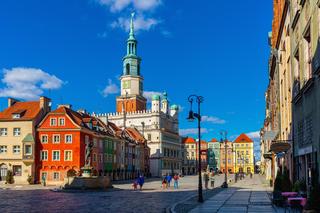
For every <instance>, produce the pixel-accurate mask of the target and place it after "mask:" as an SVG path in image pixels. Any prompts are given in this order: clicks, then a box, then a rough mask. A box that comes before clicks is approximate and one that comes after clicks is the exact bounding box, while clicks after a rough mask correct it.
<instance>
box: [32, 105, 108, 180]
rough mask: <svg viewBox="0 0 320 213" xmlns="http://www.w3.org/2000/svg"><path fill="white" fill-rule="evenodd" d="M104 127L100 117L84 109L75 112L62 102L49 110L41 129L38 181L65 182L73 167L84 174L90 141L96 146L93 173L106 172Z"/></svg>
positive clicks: (38, 142)
mask: <svg viewBox="0 0 320 213" xmlns="http://www.w3.org/2000/svg"><path fill="white" fill-rule="evenodd" d="M102 133H103V128H102V127H101V125H100V121H99V120H98V119H97V118H93V117H91V116H90V115H88V114H86V113H85V112H84V111H78V112H76V111H74V110H72V109H71V106H70V105H61V106H59V107H58V109H56V110H54V111H52V112H50V113H48V114H47V115H46V117H45V118H44V119H43V120H42V121H41V122H40V124H39V125H38V128H37V140H36V143H37V146H36V147H37V150H36V165H37V169H36V170H37V180H38V182H41V181H42V180H43V178H45V179H46V182H47V183H49V184H61V182H62V181H63V180H64V178H65V177H66V176H67V172H68V171H69V170H75V171H76V172H77V174H81V168H82V167H83V166H84V164H85V147H86V143H91V144H92V145H93V148H92V152H91V166H92V167H93V174H95V175H99V174H100V175H101V174H102V173H103V170H102V168H103V144H102V139H101V138H103V134H102Z"/></svg>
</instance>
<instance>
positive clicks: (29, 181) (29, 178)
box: [27, 175, 32, 185]
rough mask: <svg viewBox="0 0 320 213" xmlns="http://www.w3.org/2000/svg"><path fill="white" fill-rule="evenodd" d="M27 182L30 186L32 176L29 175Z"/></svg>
mask: <svg viewBox="0 0 320 213" xmlns="http://www.w3.org/2000/svg"><path fill="white" fill-rule="evenodd" d="M27 181H28V183H29V184H30V185H31V184H32V176H31V175H28V178H27Z"/></svg>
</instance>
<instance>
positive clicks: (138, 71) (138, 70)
mask: <svg viewBox="0 0 320 213" xmlns="http://www.w3.org/2000/svg"><path fill="white" fill-rule="evenodd" d="M137 74H138V75H140V64H138V67H137Z"/></svg>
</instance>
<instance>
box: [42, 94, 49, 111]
mask: <svg viewBox="0 0 320 213" xmlns="http://www.w3.org/2000/svg"><path fill="white" fill-rule="evenodd" d="M40 109H43V111H44V113H47V112H50V111H51V99H50V98H47V97H45V96H41V97H40Z"/></svg>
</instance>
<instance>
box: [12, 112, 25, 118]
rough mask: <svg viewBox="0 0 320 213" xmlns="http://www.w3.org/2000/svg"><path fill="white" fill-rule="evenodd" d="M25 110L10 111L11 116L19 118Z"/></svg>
mask: <svg viewBox="0 0 320 213" xmlns="http://www.w3.org/2000/svg"><path fill="white" fill-rule="evenodd" d="M25 111H26V110H17V111H15V112H13V113H12V118H13V119H19V118H21V117H22V116H23V114H24V113H25Z"/></svg>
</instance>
